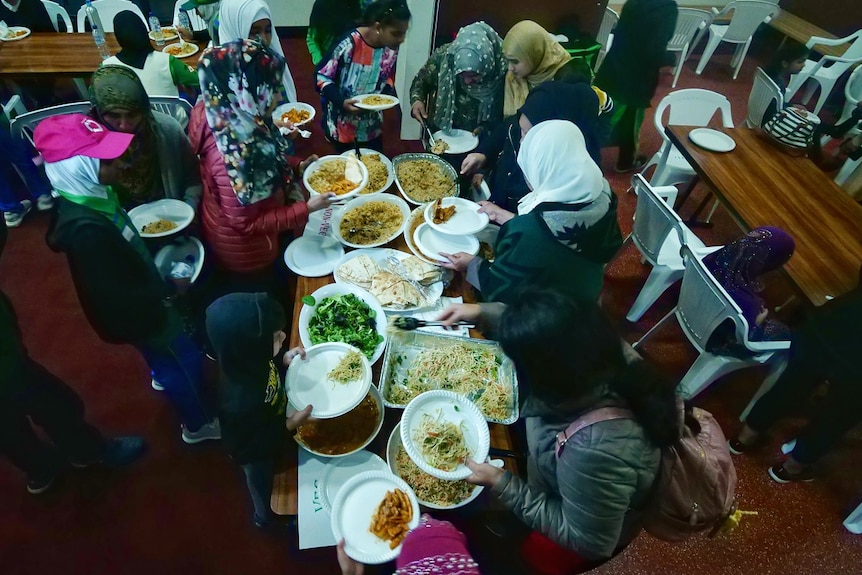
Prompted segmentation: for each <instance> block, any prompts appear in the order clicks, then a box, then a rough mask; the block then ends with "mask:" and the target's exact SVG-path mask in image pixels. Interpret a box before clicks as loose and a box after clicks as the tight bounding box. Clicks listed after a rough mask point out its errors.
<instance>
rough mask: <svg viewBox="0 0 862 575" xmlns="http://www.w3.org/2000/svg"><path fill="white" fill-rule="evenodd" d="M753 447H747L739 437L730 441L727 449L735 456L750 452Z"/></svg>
mask: <svg viewBox="0 0 862 575" xmlns="http://www.w3.org/2000/svg"><path fill="white" fill-rule="evenodd" d="M752 447H753V446H751V445H746V444H744V443H743V442H741V441H740V440H739V438H738V437H735V438H733V439H729V440H728V441H727V448H728V449H729V450H730V452H731V453H732V454H733V455H742V454H743V453H745V452H746V451H749V450H750V449H751V448H752Z"/></svg>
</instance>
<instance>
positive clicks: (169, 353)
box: [136, 333, 212, 431]
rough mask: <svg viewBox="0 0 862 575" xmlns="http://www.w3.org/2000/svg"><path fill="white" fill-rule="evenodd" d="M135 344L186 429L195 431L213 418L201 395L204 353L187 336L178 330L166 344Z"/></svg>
mask: <svg viewBox="0 0 862 575" xmlns="http://www.w3.org/2000/svg"><path fill="white" fill-rule="evenodd" d="M136 347H137V348H138V351H140V352H141V355H143V356H144V359H145V360H146V362H147V365H149V366H150V369H151V370H152V372H153V378H154V379H155V380H156V381H158V382H159V383H160V384H161V385H162V387H164V388H165V391H164V393H165V394H166V395H167V396H168V400H169V401H170V402H171V403H172V404H173V406H174V409H176V410H177V412H178V413H179V416H180V420H181V421H182V423H183V425H184V426H185V427H186V429H188V430H189V431H197V430H198V429H200V428H201V426H202V425H203V424H205V423H208V422H209V421H211V420H212V416H211V415H210V414H209V410H208V409H207V407H206V405H207V403H206V401H205V399H204V397H203V395H202V387H203V386H202V383H203V354H202V353H201V350H200V348H199V347H198V346H197V345H196V344H195V342H194V341H192V339H191V338H190V337H189V336H187V335H186V334H184V333H180V334H179V335H178V336H176V337H175V338H174V339H172V340H171V341H169V342H168V343H167V344H149V343H140V344H137V346H136Z"/></svg>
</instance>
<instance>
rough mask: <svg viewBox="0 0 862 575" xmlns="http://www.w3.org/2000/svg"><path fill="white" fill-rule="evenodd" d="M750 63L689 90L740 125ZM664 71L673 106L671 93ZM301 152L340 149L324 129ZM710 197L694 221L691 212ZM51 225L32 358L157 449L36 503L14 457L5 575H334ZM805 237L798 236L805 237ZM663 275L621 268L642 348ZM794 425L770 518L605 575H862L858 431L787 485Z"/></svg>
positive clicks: (4, 264) (732, 420)
mask: <svg viewBox="0 0 862 575" xmlns="http://www.w3.org/2000/svg"><path fill="white" fill-rule="evenodd" d="M284 44H285V48H286V53H287V54H288V59H289V61H290V63H291V68H292V70H293V73H294V77H295V78H296V79H297V83H298V88H299V93H300V99H302V100H304V101H307V102H313V103H316V102H317V101H318V99H317V97H316V95H315V94H314V92H313V88H312V82H311V65H310V62H308V60H307V54H306V52H305V50H304V43H303V42H302V41H301V40H298V39H297V40H293V39H291V40H287V41H285V42H284ZM756 56H757V54H755V57H749V59H748V60H747V61H746V63H745V64H744V66H743V68H742V72H741V74H740V76H739V79H738V80H736V81H733V80H732V79H731V72H730V69H729V67H728V61H729V54H728V53H719V54H717V55H716V56H715V57H714V58H713V61H712V62H711V63H710V65H709V66H708V67H707V69H706V71H705V73H704V75H703V76H701V77H698V76H696V75H695V74H694V72H693V66H694V64H696V62H695V60H691V61H690V62H689V63H688V65H687V66H686V67H685V70H684V71H683V73H682V76H681V78H680V82H679V85H678V88H687V87H703V88H707V89H713V90H716V91H718V92H721V93H723V94H725V95H727V96H728V97H729V98H730V99H731V101H732V105H733V116H734V121H735V122H736V123H740V122H741V121H742V119H743V117H744V115H745V109H746V104H745V103H746V100H747V95H748V90H749V88H750V86H751V80H752V74H753V70H754V66H755V65H756ZM670 83H671V77H670V75H669V74H665V75H663V76H662V82H661V86H660V88H659V93H658V94H657V95H656V99H655V102H657V101H658V100H659V99H660V98H661V97H662V96H663V95H664V94H666V93H667V92H669V91H670ZM394 120H395V118H394V117H391V118H388V131H387V134H386V147H387V151H388V152H389V154H390V155H395V154H396V153H400V152H402V151H405V150H408V149H409V150H413V149H415V143H402V142H400V141H399V140H398V136H397V129H396V127H395V122H394ZM314 131H315V136H314V138H313V139H312V140H311V141H310V142H305V143H302V144H301V145H300V149H299V151H300V153H301V154H303V153H310V152H312V151H313V152H316V153H329V150H328V148H327V146H326V145H325V144H324V143H323V142H322V139H321V137H320V130H319V127H317V128H315V129H314ZM658 145H659V137H658V134H657V133H656V131H655V129H654V128H653V126H652V124H651V118H648V120H647V124H645V126H644V129H643V136H642V146H643V150H644V152H645V153H648V154H651V153H653V152H654V151H655V150H656V149H658ZM605 154H606V155H605V157H604V161H603V168H604V169H605V170H606V174H607V175H608V177H609V179H610V180H611V183H612V185H613V187H614V190H615V191H616V192H617V193H618V195H619V197H620V221H621V224H622V226H623V228H624V231H628V229H630V225H631V224H630V222H631V214H632V212H633V209H634V197H633V196H631V195H628V194H625V189H626V187H627V186H628V183H627V182H628V179H629V176H621V175H617V174H615V173H613V171H612V170H611V167H612V166H613V161H614V160H615V150H607V151H606V152H605ZM703 194H704V191H703V190H698V191H696V193H695V196H696V197H695V198H693V199H692V200H689V203H688V204H687V205H686V206H685V207H683V209H682V210H681V211H682V213H683V215H685V214H686V213H688V211H690V210H691V209H692V208H693V206H694V205H696V201H695V200H698V199H699V197H702V195H703ZM714 222H715V227H714V228H713V229H710V230H703V231H701V230H698V233H699V234H701V235H702V237H703V238H704V240H705V241H706V243H707V244H715V243H720V242H726V241H729V240H731V239H733V238H734V237H736V236H737V235H738V234H739V230H738V229H737V228H736V227H735V225H734V224H733V222H731V220H730V218H729V217H728V216H727V214H726V213H725V212H723V210H722V209H719V211H718V212H717V214H716V216H715V218H714ZM46 226H47V216H45V215H31V216H28V218H27V219H26V221H25V222H24V224H23V225H22V226H21V227H20V228H17V229H14V230H11V231H10V240H9V245H8V247H7V250H6V254H5V255H4V257H3V259H2V261H0V286H2V289H3V290H4V291H5V292H6V293H7V294H8V295H9V296H10V297H11V298H12V301H13V302H14V304H15V306H16V307H17V310H18V314H19V317H20V320H21V324H22V326H23V330H24V338H25V340H26V343H27V345H28V347H29V349H30V352H31V354H32V355H33V356H34V357H35V358H36V359H37V360H38V361H41V362H42V363H43V364H44V365H46V366H47V367H49V368H50V369H52V370H53V371H54V372H56V373H57V374H58V375H60V376H61V377H62V378H63V379H65V380H66V381H67V382H68V383H69V384H70V385H72V386H73V387H75V388H76V389H77V390H78V392H79V393H80V394H81V396H82V397H83V398H84V400H85V402H86V404H87V407H88V417H89V419H90V420H91V421H92V422H93V423H94V424H96V425H98V426H99V427H100V428H101V429H103V430H104V431H105V432H106V433H108V434H140V435H143V436H144V437H145V438H146V440H147V441H148V443H149V446H150V447H149V452H148V454H147V455H146V456H145V457H144V458H143V459H142V460H141V461H140V462H139V463H137V464H135V465H134V466H133V467H131V468H130V469H127V470H122V471H106V470H101V469H99V470H87V471H83V472H80V471H75V472H69V473H68V474H67V475H66V476H65V477H64V478H63V480H62V482H61V483H60V484H58V485H57V488H56V489H54V490H53V491H52V492H50V493H48V494H45V495H44V496H40V497H33V496H30V495H28V494H27V492H26V491H25V489H24V481H23V479H24V478H23V476H22V475H21V474H20V473H19V472H18V471H17V470H16V469H15V468H13V467H12V466H11V465H10V464H8V462H6V461H5V460H3V459H0V493H2V496H0V573H2V574H3V575H47V574H49V573H69V574H72V575H79V574H81V575H83V574H86V575H120V574H122V575H139V574H140V575H153V574H165V575H172V574H178V575H179V574H182V575H199V574H200V575H221V574H224V575H236V574H239V573H255V574H259V575H262V574H284V573H293V574H297V575H299V574H305V573H308V574H312V573H314V574H318V573H320V574H334V573H338V567H337V565H336V563H335V560H334V551H333V550H331V549H327V550H323V551H319V552H303V553H300V554H295V553H291V552H290V551H289V545H288V543H287V542H285V541H284V540H280V539H276V538H273V537H271V536H266V535H262V534H261V533H259V532H258V531H257V530H256V529H255V528H254V527H253V526H252V525H251V521H250V516H251V509H250V504H249V502H248V501H247V494H246V490H245V486H244V483H243V481H242V478H241V474H240V472H239V470H238V469H237V468H236V467H235V466H233V465H232V464H231V463H230V462H229V461H228V460H227V458H226V457H225V456H224V455H223V454H222V453H221V452H220V450H219V446H218V445H217V444H215V443H208V444H203V445H200V446H194V447H190V446H187V445H185V444H183V443H182V441H181V440H180V430H179V423H178V421H177V420H176V418H175V416H174V414H173V412H172V410H171V409H170V407H169V406H168V404H167V403H166V402H165V401H164V399H163V398H162V397H160V396H159V394H158V393H157V392H155V391H153V390H152V389H151V388H150V386H149V375H148V372H147V369H146V368H145V365H144V363H143V362H142V361H141V359H140V358H139V357H138V355H137V354H136V353H135V352H134V351H133V350H132V349H131V348H129V347H126V346H112V345H107V344H105V343H103V342H101V341H100V340H99V339H98V338H97V337H96V335H95V334H94V333H93V331H92V330H91V329H90V327H89V326H88V324H87V322H86V320H85V318H84V317H83V315H82V313H81V309H80V307H79V305H78V301H77V298H76V296H75V293H74V290H73V287H72V284H71V281H70V277H69V273H68V270H67V266H66V263H65V261H64V258H63V257H61V256H58V255H56V254H54V253H52V252H51V251H50V250H49V249H48V248H47V247H46V245H45V242H44V233H45V229H46ZM790 231H791V232H792V230H790ZM647 271H648V270H647V269H646V268H645V267H644V266H641V264H640V261H639V257H638V255H637V253H636V250H635V249H634V248H633V247H629V248H628V249H626V250H625V251H624V252H623V253H622V254H621V255H620V257H619V258H618V259H617V260H616V261H615V262H614V263H613V264H612V265H611V266H610V268H609V270H608V274H607V283H606V291H605V296H604V305H605V307H606V309H607V312H608V314H609V315H610V317H611V318H612V319H613V321H615V322H617V323H618V325H619V328H620V330H621V333H622V334H623V335H624V336H625V337H626V338H628V339H629V341H633V340H634V339H636V338H637V337H638V336H639V335H640V334H642V333H643V332H645V331H646V330H647V329H648V328H649V326H651V325H653V323H654V322H655V321H657V320H658V319H659V318H660V317H661V316H662V315H664V314H665V313H666V312H667V311H668V310H669V309H670V308H671V307H672V305H673V303H672V296H671V295H670V294H669V295H666V296H665V297H664V298H663V299H662V300H660V301H659V302H658V303H657V304H656V305H655V306H654V307H653V309H652V310H650V311H649V312H648V313H647V314H646V315H645V316H644V318H643V319H642V320H641V321H640V322H638V323H637V324H635V325H632V324H628V323H627V322H625V319H624V316H625V313H626V311H627V309H628V306H629V305H630V304H631V302H632V301H633V300H634V297H635V294H636V293H637V290H639V289H640V286H641V284H642V283H643V281H644V279H645V277H646V274H647ZM786 292H787V288H786V286H783V285H781V280H780V278H776V281H773V282H771V285H770V290H769V293H768V297H769V299H770V303H771V305H773V306H774V305H779V304H780V303H781V302H782V301H783V297H784V294H785V293H786ZM644 354H645V355H646V356H647V357H648V359H650V360H652V361H653V362H655V363H656V364H657V365H658V366H659V367H660V368H661V369H662V370H664V371H665V372H666V373H667V374H668V375H670V376H671V377H676V378H678V377H679V376H681V375H682V374H683V373H684V372H685V370H686V369H687V368H688V366H689V365H690V363H691V361H692V360H693V358H694V353H693V351H692V349H691V348H690V346H689V345H688V344H687V342H686V341H685V340H684V337H683V336H682V334H681V332H680V331H679V329H678V328H676V327H675V326H673V325H670V326H668V327H667V328H666V329H665V330H664V331H662V332H660V333H658V334H656V337H655V338H654V339H653V340H652V341H651V342H650V343H649V344H648V345H647V346H646V348H645V349H644ZM759 383H760V374H759V373H756V372H748V373H742V374H738V375H734V376H731V377H728V378H726V380H724V381H721V382H719V383H718V384H716V385H715V386H714V387H713V389H712V390H711V391H709V392H708V393H707V394H706V397H704V398H702V399H701V400H700V403H701V404H702V405H703V406H704V407H706V408H707V409H709V410H711V411H713V412H714V413H715V414H716V415H717V417H718V418H719V421H720V422H721V423H722V425H723V426H724V427H725V430H726V431H727V432H728V433H732V432H733V431H734V430H735V429H736V417H737V416H738V414H739V413H740V411H741V410H742V409H743V407H744V406H745V404H746V403H747V401H748V399H749V398H750V396H751V394H752V393H753V392H754V390H755V389H756V388H757V386H758V385H759ZM800 421H801V420H797V421H791V422H788V424H787V426H786V427H785V428H783V429H782V430H780V433H779V434H777V435H776V437H775V438H774V440H773V441H771V442H770V444H769V445H768V447H767V448H764V449H763V450H762V451H760V452H758V453H756V454H753V455H751V456H747V457H743V458H740V459H739V460H738V461H737V469H738V472H739V489H738V495H739V497H740V501H741V507H742V508H743V509H746V510H753V511H757V512H758V513H759V515H757V516H756V517H752V518H747V519H746V521H745V523H744V524H743V526H742V527H741V528H740V529H739V530H738V531H737V532H736V533H734V534H733V535H732V536H730V537H724V538H719V539H714V540H704V539H697V540H694V541H691V542H689V543H686V544H684V545H670V544H666V543H662V542H659V541H656V540H655V539H652V538H651V537H649V536H646V535H644V536H641V537H640V538H639V539H638V540H636V541H635V542H634V543H633V544H632V546H631V547H630V548H629V549H628V550H627V551H626V552H625V553H624V554H622V555H621V556H620V557H618V558H616V559H615V560H613V561H612V562H610V563H608V564H607V565H605V566H604V567H602V568H600V569H598V570H597V571H596V573H601V574H611V573H613V574H632V575H634V574H647V573H649V574H653V573H662V574H668V575H684V574H694V573H697V574H699V575H727V574H743V573H757V574H759V575H778V574H784V573H795V574H799V575H807V574H811V575H814V574H817V575H821V574H836V575H837V574H850V573H860V572H862V540H860V539H859V538H858V537H856V536H853V535H851V534H850V533H848V532H847V531H845V530H844V529H843V528H842V526H841V521H842V519H843V517H844V516H845V515H846V514H847V513H848V512H849V511H850V510H851V509H852V508H853V507H855V506H856V504H858V503H859V501H860V500H862V466H860V463H859V462H860V459H859V457H858V454H859V452H860V449H862V441H860V436H859V435H858V434H853V435H851V437H849V438H847V440H846V441H845V442H843V443H842V444H841V445H840V446H838V447H837V448H836V449H835V451H834V452H833V453H832V454H831V455H830V456H829V457H828V458H827V459H826V460H825V461H824V462H823V465H822V467H823V475H822V478H821V479H819V480H818V481H816V482H814V483H811V484H803V485H778V484H776V483H774V482H772V481H771V480H770V479H769V478H768V476H767V475H766V468H767V466H768V465H770V464H771V463H772V462H773V461H774V459H775V457H776V454H777V448H778V445H779V444H780V443H781V441H782V440H783V439H786V438H790V437H792V436H793V429H795V427H794V426H798V425H799V423H800Z"/></svg>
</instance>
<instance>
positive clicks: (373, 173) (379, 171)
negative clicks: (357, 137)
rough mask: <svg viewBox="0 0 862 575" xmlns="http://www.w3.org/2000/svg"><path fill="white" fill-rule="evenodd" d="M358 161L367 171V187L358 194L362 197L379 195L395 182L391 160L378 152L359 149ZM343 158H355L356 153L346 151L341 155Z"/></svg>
mask: <svg viewBox="0 0 862 575" xmlns="http://www.w3.org/2000/svg"><path fill="white" fill-rule="evenodd" d="M359 153H360V155H361V157H360V159H361V160H362V163H363V164H364V165H365V169H366V170H368V185H366V186H365V189H364V190H362V191H361V192H360V194H361V195H363V196H370V195H371V194H379V193H380V192H385V191H386V190H388V189H389V188H390V187H391V186H392V183H393V182H394V181H395V170H394V168H393V167H392V160H390V159H389V158H387V157H386V156H384V155H383V154H381V153H380V152H378V151H375V150H371V149H369V148H360V149H359ZM341 155H342V156H344V157H355V156H356V152H354V151H353V150H348V151H347V152H344V153H343V154H341Z"/></svg>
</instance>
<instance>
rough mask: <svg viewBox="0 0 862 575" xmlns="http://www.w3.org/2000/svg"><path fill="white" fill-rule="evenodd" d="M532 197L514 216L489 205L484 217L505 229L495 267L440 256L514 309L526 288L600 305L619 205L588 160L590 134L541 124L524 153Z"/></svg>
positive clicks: (521, 159)
mask: <svg viewBox="0 0 862 575" xmlns="http://www.w3.org/2000/svg"><path fill="white" fill-rule="evenodd" d="M518 165H519V166H520V167H521V170H522V171H523V173H524V179H525V181H526V183H527V186H528V188H529V189H530V190H531V191H530V193H529V194H527V195H526V196H524V197H523V198H521V200H520V201H519V202H518V213H517V215H515V214H514V213H512V212H508V211H506V210H504V209H503V208H500V207H498V206H495V205H494V204H491V203H490V202H483V203H482V211H484V212H486V213H487V214H488V216H489V217H490V218H491V220H492V221H494V222H495V223H498V224H500V225H501V226H502V227H501V228H500V234H499V236H497V241H496V243H495V245H494V261H493V263H492V262H489V261H487V260H484V259H482V258H480V257H474V256H471V255H469V254H466V253H464V252H459V253H456V254H441V255H443V256H444V257H446V258H447V259H448V260H449V262H448V263H444V264H443V265H444V267H447V268H449V269H454V270H459V271H465V272H466V273H467V281H469V282H470V283H471V284H472V285H473V286H474V287H476V288H478V289H479V290H480V291H481V292H482V295H483V297H484V298H485V300H486V301H502V302H505V303H510V302H512V301H513V300H514V298H516V297H517V292H518V291H519V290H520V289H521V288H523V287H524V286H525V285H527V284H530V285H533V286H537V287H544V288H554V289H557V290H560V291H561V292H563V293H565V294H566V295H568V296H569V297H571V298H573V299H576V300H578V301H581V302H596V301H598V299H599V295H600V294H601V291H602V281H603V277H604V268H605V264H606V263H607V262H609V261H610V260H611V258H612V257H613V255H614V254H615V253H616V251H617V249H618V248H619V247H620V246H621V245H622V235H621V234H620V228H619V224H618V223H617V200H616V196H615V195H614V193H613V192H612V191H611V189H610V186H609V185H608V183H607V181H606V180H605V179H604V178H603V177H602V171H601V170H600V169H599V167H598V166H597V165H596V163H595V162H594V161H593V160H592V158H590V155H589V153H588V152H587V148H586V145H585V143H584V136H583V135H582V134H581V131H580V130H579V129H578V127H577V126H575V125H574V124H572V123H571V122H567V121H565V120H549V121H546V122H542V123H540V124H538V125H536V126H533V127H532V129H530V131H529V132H528V133H527V135H526V136H525V137H524V139H523V142H522V143H521V150H520V151H519V152H518Z"/></svg>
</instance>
